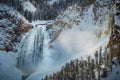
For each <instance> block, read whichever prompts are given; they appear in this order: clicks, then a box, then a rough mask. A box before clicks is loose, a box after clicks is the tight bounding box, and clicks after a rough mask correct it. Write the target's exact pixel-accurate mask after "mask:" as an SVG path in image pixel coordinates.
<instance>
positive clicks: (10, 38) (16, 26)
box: [0, 4, 32, 51]
mask: <svg viewBox="0 0 120 80" xmlns="http://www.w3.org/2000/svg"><path fill="white" fill-rule="evenodd" d="M31 28H32V25H31V24H29V23H28V21H27V20H26V19H25V18H24V17H23V16H21V15H20V14H19V13H18V12H17V11H15V9H13V8H12V7H8V6H7V5H5V4H0V50H6V51H16V50H17V45H18V43H19V42H20V39H21V35H22V34H23V33H25V32H27V31H28V30H29V29H31Z"/></svg>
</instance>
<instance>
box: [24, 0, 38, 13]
mask: <svg viewBox="0 0 120 80" xmlns="http://www.w3.org/2000/svg"><path fill="white" fill-rule="evenodd" d="M22 4H23V8H24V11H29V12H33V13H34V12H35V11H36V10H37V8H36V7H35V6H34V5H33V4H32V3H31V2H30V1H23V2H22Z"/></svg>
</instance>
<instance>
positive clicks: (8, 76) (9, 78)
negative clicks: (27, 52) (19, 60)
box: [0, 51, 22, 80]
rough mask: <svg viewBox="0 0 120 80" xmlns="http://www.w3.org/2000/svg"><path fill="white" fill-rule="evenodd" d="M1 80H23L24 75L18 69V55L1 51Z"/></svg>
mask: <svg viewBox="0 0 120 80" xmlns="http://www.w3.org/2000/svg"><path fill="white" fill-rule="evenodd" d="M0 80H22V73H21V71H20V70H19V69H17V68H16V55H15V53H13V52H9V53H7V52H5V51H0Z"/></svg>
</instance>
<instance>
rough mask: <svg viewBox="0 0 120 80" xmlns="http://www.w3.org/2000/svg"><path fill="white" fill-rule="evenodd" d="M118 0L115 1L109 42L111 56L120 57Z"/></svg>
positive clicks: (119, 6) (119, 3)
mask: <svg viewBox="0 0 120 80" xmlns="http://www.w3.org/2000/svg"><path fill="white" fill-rule="evenodd" d="M119 11H120V1H119V0H117V1H116V14H115V15H114V17H113V19H114V24H113V26H112V30H111V37H110V42H109V47H110V54H111V58H113V57H115V56H117V57H119V58H120V24H119V23H120V12H119Z"/></svg>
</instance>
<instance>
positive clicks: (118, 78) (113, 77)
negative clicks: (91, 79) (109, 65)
mask: <svg viewBox="0 0 120 80" xmlns="http://www.w3.org/2000/svg"><path fill="white" fill-rule="evenodd" d="M117 72H118V74H117ZM100 80H120V66H118V67H116V68H113V70H112V72H110V73H109V74H108V77H107V78H101V79H100Z"/></svg>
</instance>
